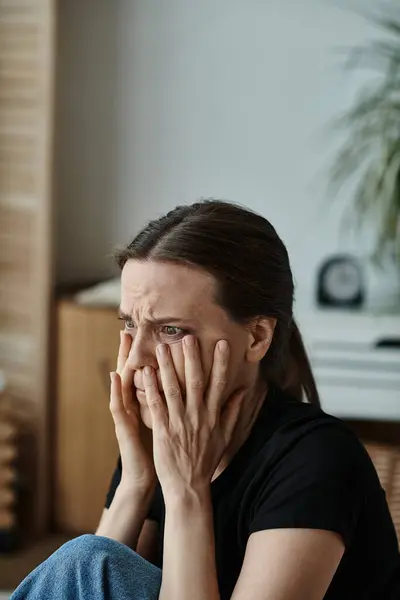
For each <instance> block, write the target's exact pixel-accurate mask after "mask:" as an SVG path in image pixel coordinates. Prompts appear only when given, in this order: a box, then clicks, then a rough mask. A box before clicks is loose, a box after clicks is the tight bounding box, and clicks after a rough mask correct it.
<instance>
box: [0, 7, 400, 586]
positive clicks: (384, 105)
mask: <svg viewBox="0 0 400 600" xmlns="http://www.w3.org/2000/svg"><path fill="white" fill-rule="evenodd" d="M399 92H400V6H399V2H398V1H394V2H383V1H379V0H364V1H363V2H362V3H357V2H351V1H350V0H348V1H345V0H342V1H340V0H337V1H333V0H269V1H268V2H265V1H262V0H219V1H218V2H214V1H212V0H203V1H202V2H195V1H194V0H168V1H164V2H161V1H159V0H158V1H157V0H114V1H113V2H109V1H108V0H58V1H56V0H0V371H1V373H2V376H1V378H0V390H1V391H0V394H1V396H0V552H1V553H0V590H1V589H3V590H4V593H6V590H11V589H13V588H14V587H15V586H16V585H17V584H18V583H19V581H20V580H21V579H22V578H23V577H24V576H25V575H26V574H27V572H29V571H30V570H31V569H32V568H34V566H36V564H38V562H40V561H41V560H43V559H44V558H45V557H46V556H47V555H48V554H49V553H50V552H52V551H53V550H54V549H55V548H56V547H57V546H58V545H59V544H60V543H62V542H63V541H65V540H66V539H68V538H70V537H72V536H74V535H78V534H80V533H82V532H87V531H89V532H90V531H94V529H95V527H96V524H97V522H98V520H99V517H100V513H101V510H102V506H103V503H104V496H105V493H106V490H107V487H108V483H109V479H110V477H111V474H112V471H113V468H114V466H115V462H116V457H117V447H116V442H115V440H114V434H113V426H112V423H111V418H110V416H109V414H108V397H107V396H108V373H109V371H110V370H112V369H113V368H114V363H115V357H116V352H117V347H118V335H117V332H118V329H119V327H120V325H119V323H118V321H117V320H116V306H117V305H118V280H117V279H116V278H117V276H118V273H117V272H116V270H115V266H114V265H113V262H112V259H111V258H110V255H111V253H112V250H113V247H114V245H115V244H121V243H126V242H128V241H129V240H130V239H131V238H132V237H133V236H134V235H135V233H137V232H138V231H139V229H140V228H141V227H142V226H143V225H144V224H145V223H146V222H147V221H148V220H149V219H151V218H155V217H157V216H159V215H161V214H162V213H164V212H166V211H168V210H169V209H172V208H173V207H174V206H176V205H177V204H181V203H191V202H193V201H195V200H197V199H198V198H205V197H217V198H222V199H226V200H232V201H236V202H239V203H241V204H244V205H246V206H248V207H250V208H252V209H254V210H256V211H258V212H260V213H261V214H263V215H265V216H266V217H267V218H268V219H269V220H270V221H271V222H272V223H273V225H274V226H275V227H276V229H277V231H278V232H279V234H280V235H281V237H282V238H283V240H284V241H285V243H286V244H287V247H288V251H289V254H290V257H291V262H292V267H293V272H294V275H295V280H296V286H297V291H296V317H297V319H298V321H299V324H300V327H301V329H302V332H303V335H304V338H305V342H306V344H307V346H308V348H309V351H310V355H311V359H312V363H313V366H314V369H315V374H316V377H317V382H318V384H319V387H320V391H321V396H322V400H323V406H324V408H325V409H326V410H327V411H328V412H331V413H332V414H336V415H337V416H339V417H342V418H344V419H345V420H347V421H348V422H349V424H350V425H351V426H352V427H353V428H354V429H355V431H356V432H357V434H358V435H359V436H360V437H361V438H362V439H363V441H365V443H366V445H367V447H368V449H369V451H370V453H371V455H372V457H373V459H374V461H375V463H376V465H377V468H378V471H379V474H380V477H381V480H382V483H383V485H384V487H385V489H386V492H387V494H388V498H389V501H390V505H391V509H392V512H393V515H394V518H395V520H396V523H398V527H399V529H400V450H399V447H400V104H399ZM102 282H106V284H105V285H104V284H103V285H101V284H102ZM97 284H100V285H97ZM93 286H94V287H93ZM0 597H1V596H0ZM5 597H7V595H5Z"/></svg>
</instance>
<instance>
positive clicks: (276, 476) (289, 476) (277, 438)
mask: <svg viewBox="0 0 400 600" xmlns="http://www.w3.org/2000/svg"><path fill="white" fill-rule="evenodd" d="M285 410H286V411H287V414H286V415H284V414H280V417H279V419H277V420H276V421H275V425H276V427H275V429H274V431H273V433H272V434H271V436H270V437H269V440H268V442H267V443H266V444H264V446H263V447H261V449H260V451H259V453H258V454H257V456H255V457H254V468H255V471H256V474H255V477H254V478H253V481H255V482H256V483H255V486H254V488H253V492H254V495H253V501H254V504H253V511H252V514H253V522H252V524H251V527H250V531H251V532H255V531H259V530H261V529H271V528H291V527H295V528H309V529H325V530H329V531H334V532H337V533H339V534H340V535H341V537H342V538H343V539H344V540H345V541H346V542H347V541H348V540H349V539H350V538H351V535H352V532H353V531H354V526H355V523H356V520H357V516H358V514H359V511H360V510H361V507H362V504H363V499H364V498H365V495H366V493H369V492H370V491H371V489H376V490H377V489H378V488H379V487H380V486H379V481H378V479H377V476H376V473H375V469H374V467H373V465H372V463H371V461H370V459H369V457H368V454H367V452H366V450H365V449H364V447H363V445H362V444H361V442H359V440H358V439H357V437H356V436H355V435H354V434H353V432H352V431H351V430H350V429H349V428H348V427H347V426H346V425H345V424H344V423H342V422H341V421H340V420H338V419H336V418H334V417H331V416H329V415H326V414H325V413H324V412H323V411H322V410H320V409H316V408H315V407H310V406H302V405H293V406H292V405H291V403H290V402H289V405H288V406H286V407H284V406H283V407H280V408H279V410H278V412H279V413H282V411H283V412H285Z"/></svg>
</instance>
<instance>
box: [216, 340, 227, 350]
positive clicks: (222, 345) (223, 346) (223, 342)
mask: <svg viewBox="0 0 400 600" xmlns="http://www.w3.org/2000/svg"><path fill="white" fill-rule="evenodd" d="M218 350H219V351H220V352H226V351H227V350H228V342H227V341H226V340H220V341H219V342H218Z"/></svg>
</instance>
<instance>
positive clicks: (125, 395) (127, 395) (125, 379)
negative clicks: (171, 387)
mask: <svg viewBox="0 0 400 600" xmlns="http://www.w3.org/2000/svg"><path fill="white" fill-rule="evenodd" d="M125 335H126V334H125ZM134 375H135V369H134V368H133V367H132V366H131V364H130V362H129V355H128V358H127V360H126V361H125V365H124V368H123V369H122V373H121V376H120V377H121V393H122V402H123V404H124V407H125V410H126V412H127V413H128V414H131V413H132V412H135V411H137V409H138V404H137V401H136V398H134V396H133V391H134V385H133V377H134Z"/></svg>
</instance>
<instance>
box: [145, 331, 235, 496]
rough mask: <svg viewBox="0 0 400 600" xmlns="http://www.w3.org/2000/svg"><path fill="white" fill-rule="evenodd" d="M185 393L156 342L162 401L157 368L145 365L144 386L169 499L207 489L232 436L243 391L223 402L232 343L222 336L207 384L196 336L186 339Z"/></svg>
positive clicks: (159, 469)
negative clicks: (223, 403)
mask: <svg viewBox="0 0 400 600" xmlns="http://www.w3.org/2000/svg"><path fill="white" fill-rule="evenodd" d="M183 353H184V359H185V380H186V398H185V401H184V399H183V395H182V392H181V389H180V387H179V384H178V379H177V376H176V373H175V369H174V365H173V361H172V356H171V353H170V351H169V347H168V346H167V345H164V344H162V345H160V346H158V347H157V360H158V363H159V368H160V373H161V379H162V385H163V389H164V394H165V398H166V403H165V402H164V401H163V399H162V397H161V395H160V393H159V391H158V385H157V379H156V375H155V372H154V370H153V369H152V368H151V367H145V369H144V386H145V391H146V399H147V403H148V406H149V409H150V412H151V415H152V421H153V452H154V463H155V467H156V471H157V475H158V478H159V481H160V484H161V487H162V490H163V494H164V498H165V500H166V503H167V502H168V498H169V497H171V496H172V497H174V496H175V497H176V495H178V496H181V495H185V494H187V493H188V492H189V494H190V493H191V492H193V491H194V492H195V493H200V494H201V493H202V492H204V491H208V489H209V486H210V483H211V480H212V477H213V475H214V473H215V471H216V469H217V467H218V465H219V463H220V461H221V458H222V456H223V454H224V452H225V450H226V448H227V446H228V444H229V442H230V440H231V437H232V433H233V430H234V427H235V425H236V422H237V419H238V415H239V410H240V406H241V400H242V398H243V394H241V393H238V394H235V395H234V396H232V397H231V398H230V399H229V400H228V401H227V402H226V404H225V405H224V406H223V407H222V402H223V399H224V397H225V396H224V393H225V390H226V384H227V368H228V362H229V346H228V343H227V342H226V341H225V340H221V341H220V342H218V344H217V345H216V348H215V353H214V362H213V367H212V372H211V377H210V382H209V385H208V389H207V390H205V381H204V375H203V371H202V368H201V363H200V353H199V348H198V344H197V340H196V339H195V338H194V337H193V336H191V335H190V336H186V337H185V338H184V340H183Z"/></svg>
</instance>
